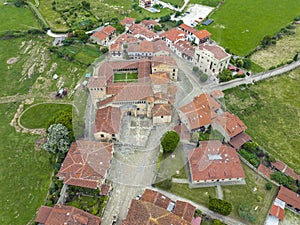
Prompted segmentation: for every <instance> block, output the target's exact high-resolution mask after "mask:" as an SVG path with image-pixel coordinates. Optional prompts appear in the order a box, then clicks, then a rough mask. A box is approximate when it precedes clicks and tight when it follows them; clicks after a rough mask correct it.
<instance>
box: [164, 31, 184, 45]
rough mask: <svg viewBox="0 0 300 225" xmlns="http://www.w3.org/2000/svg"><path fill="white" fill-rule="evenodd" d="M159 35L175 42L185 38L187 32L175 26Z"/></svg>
mask: <svg viewBox="0 0 300 225" xmlns="http://www.w3.org/2000/svg"><path fill="white" fill-rule="evenodd" d="M159 36H160V37H164V38H166V39H168V40H170V41H171V42H173V43H174V42H176V41H178V40H185V36H186V33H185V32H184V31H182V30H178V29H177V28H173V29H171V30H168V31H166V32H164V33H162V34H160V35H159Z"/></svg>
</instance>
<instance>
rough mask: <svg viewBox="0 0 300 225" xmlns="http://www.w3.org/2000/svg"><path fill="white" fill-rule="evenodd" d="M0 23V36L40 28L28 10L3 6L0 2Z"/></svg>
mask: <svg viewBox="0 0 300 225" xmlns="http://www.w3.org/2000/svg"><path fill="white" fill-rule="evenodd" d="M8 18H9V19H8ZM0 21H1V26H0V35H1V34H3V33H4V32H7V31H12V30H19V31H27V30H29V29H39V28H40V26H39V24H38V22H37V20H36V19H35V18H34V17H33V15H32V13H31V11H30V9H29V8H17V7H15V6H14V5H3V4H2V2H1V1H0Z"/></svg>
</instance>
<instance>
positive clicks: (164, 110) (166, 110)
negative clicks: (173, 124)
mask: <svg viewBox="0 0 300 225" xmlns="http://www.w3.org/2000/svg"><path fill="white" fill-rule="evenodd" d="M152 115H153V117H158V116H159V117H160V116H171V115H172V108H171V105H170V104H155V105H154V107H153V109H152Z"/></svg>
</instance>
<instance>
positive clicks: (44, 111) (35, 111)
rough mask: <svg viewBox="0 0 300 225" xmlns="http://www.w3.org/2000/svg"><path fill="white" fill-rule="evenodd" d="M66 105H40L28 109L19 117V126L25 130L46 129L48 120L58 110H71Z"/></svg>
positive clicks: (69, 106)
mask: <svg viewBox="0 0 300 225" xmlns="http://www.w3.org/2000/svg"><path fill="white" fill-rule="evenodd" d="M71 108H72V106H71V105H67V104H51V103H49V104H47V103H46V104H40V105H36V106H33V107H32V108H30V109H28V110H27V111H26V112H25V113H24V114H23V116H22V117H21V124H22V125H23V126H24V127H26V128H31V129H34V128H46V125H47V123H48V122H49V120H50V119H51V118H52V117H53V116H54V115H55V113H57V112H58V111H60V110H67V109H71Z"/></svg>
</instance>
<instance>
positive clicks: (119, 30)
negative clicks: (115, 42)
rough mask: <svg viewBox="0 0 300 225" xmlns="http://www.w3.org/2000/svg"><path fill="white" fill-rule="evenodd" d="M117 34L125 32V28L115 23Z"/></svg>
mask: <svg viewBox="0 0 300 225" xmlns="http://www.w3.org/2000/svg"><path fill="white" fill-rule="evenodd" d="M115 28H116V32H117V34H122V33H123V32H124V31H125V26H123V25H122V24H121V23H117V24H116V25H115Z"/></svg>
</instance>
